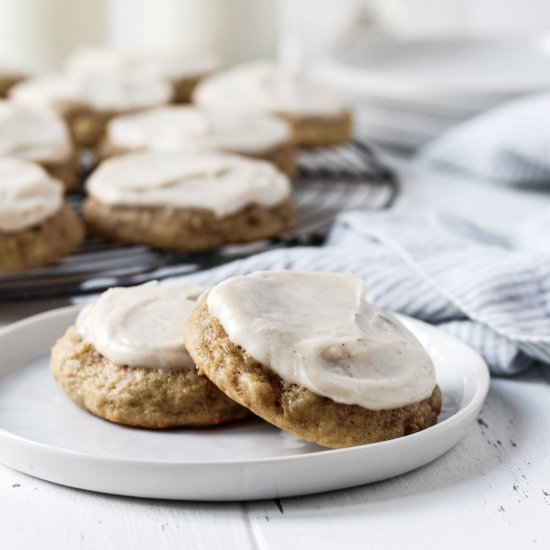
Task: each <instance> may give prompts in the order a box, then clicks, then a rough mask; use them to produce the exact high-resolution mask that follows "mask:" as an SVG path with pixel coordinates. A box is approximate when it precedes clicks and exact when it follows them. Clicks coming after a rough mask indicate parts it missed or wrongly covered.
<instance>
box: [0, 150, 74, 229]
mask: <svg viewBox="0 0 550 550" xmlns="http://www.w3.org/2000/svg"><path fill="white" fill-rule="evenodd" d="M62 201H63V186H62V185H61V184H60V183H59V182H58V181H57V180H54V179H53V178H51V177H50V176H49V175H48V174H47V173H46V171H45V170H44V169H43V168H42V167H40V166H38V165H37V164H33V163H31V162H26V161H24V160H18V159H15V158H8V157H0V231H4V232H13V231H20V230H22V229H25V228H27V227H32V226H33V225H36V224H39V223H41V222H42V221H44V220H45V219H47V218H49V217H50V216H51V215H53V214H54V213H55V212H57V211H58V210H59V208H60V207H61V204H62Z"/></svg>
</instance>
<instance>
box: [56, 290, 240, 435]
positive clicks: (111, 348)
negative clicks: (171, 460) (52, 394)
mask: <svg viewBox="0 0 550 550" xmlns="http://www.w3.org/2000/svg"><path fill="white" fill-rule="evenodd" d="M198 293H199V291H198V290H197V288H193V287H190V286H188V285H175V286H165V287H159V286H157V283H156V282H152V283H147V284H145V285H141V286H137V287H131V288H112V289H110V290H108V291H107V292H104V293H103V294H102V295H101V297H100V298H99V299H98V300H97V301H96V302H94V303H93V304H90V305H88V306H87V307H86V308H84V309H83V310H82V312H81V313H80V314H79V316H78V318H77V320H76V324H75V326H71V327H70V328H69V329H68V330H67V332H66V333H65V335H64V336H62V337H61V339H60V340H59V341H58V342H57V343H56V344H55V346H54V347H53V349H52V356H51V363H50V371H51V373H52V376H53V377H54V379H55V380H56V381H57V383H58V384H59V386H60V387H61V388H62V389H63V391H64V392H65V393H66V394H67V395H68V396H69V397H70V398H71V399H72V400H73V401H74V402H75V403H76V404H77V405H79V406H80V407H82V408H84V409H86V410H88V411H89V412H91V413H92V414H95V415H96V416H99V417H101V418H105V419H107V420H110V421H111V422H117V423H119V424H126V425H128V426H141V427H145V428H168V427H171V426H210V425H213V424H221V423H223V422H229V421H231V420H238V419H241V418H244V417H245V416H247V415H248V414H249V413H248V411H247V410H246V409H244V408H242V407H240V406H239V405H237V404H236V403H234V402H233V401H231V400H230V399H229V398H228V397H226V396H225V395H224V394H223V393H222V392H221V391H219V390H218V389H217V388H216V387H215V386H214V385H213V384H212V383H211V382H210V381H209V380H208V379H207V378H205V377H203V376H199V375H198V374H197V371H196V368H195V364H194V363H193V360H192V359H191V357H190V356H189V354H188V353H187V351H186V349H185V345H184V343H183V335H182V331H183V325H184V323H185V319H186V317H187V315H188V314H189V312H190V311H191V310H192V309H193V307H194V306H195V300H196V297H197V295H198Z"/></svg>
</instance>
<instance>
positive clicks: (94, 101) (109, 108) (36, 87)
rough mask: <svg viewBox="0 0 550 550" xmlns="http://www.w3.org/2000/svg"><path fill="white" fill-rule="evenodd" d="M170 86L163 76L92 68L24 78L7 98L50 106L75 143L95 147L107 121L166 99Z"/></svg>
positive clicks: (34, 105) (168, 96) (83, 146)
mask: <svg viewBox="0 0 550 550" xmlns="http://www.w3.org/2000/svg"><path fill="white" fill-rule="evenodd" d="M171 98H172V90H171V87H170V84H169V83H168V81H166V80H165V79H163V78H160V77H156V76H151V75H147V74H142V73H137V72H129V71H127V72H120V73H118V72H112V71H104V72H95V73H90V74H85V75H82V76H80V77H79V78H77V77H71V76H67V75H43V76H37V77H34V78H30V79H28V80H25V81H24V82H22V83H21V84H18V85H17V86H15V87H14V88H12V90H11V91H10V99H11V100H12V101H13V102H14V103H16V104H18V105H21V106H24V107H28V108H44V107H46V108H49V109H53V110H55V111H56V112H57V113H59V114H60V115H61V116H62V117H63V118H64V119H65V121H66V122H67V125H68V127H69V129H70V131H71V135H72V138H73V140H74V143H75V145H76V146H77V147H82V148H89V147H95V146H96V145H97V143H98V142H99V140H100V139H101V137H102V136H103V132H104V131H105V126H106V124H107V122H108V121H109V120H110V119H111V118H113V117H114V116H117V115H119V114H123V113H131V112H135V111H139V110H140V109H147V108H151V107H156V106H158V105H163V104H166V103H168V102H169V101H170V100H171Z"/></svg>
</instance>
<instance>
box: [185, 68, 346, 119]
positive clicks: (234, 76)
mask: <svg viewBox="0 0 550 550" xmlns="http://www.w3.org/2000/svg"><path fill="white" fill-rule="evenodd" d="M194 100H195V103H197V105H199V106H200V107H203V108H205V109H209V110H215V111H224V112H227V111H229V112H244V113H250V112H270V113H275V114H282V115H304V116H320V117H330V116H337V115H339V114H340V113H342V111H344V110H345V105H344V104H343V103H342V102H341V101H340V100H339V99H338V98H337V97H336V96H335V95H334V94H332V93H331V92H330V91H328V90H326V89H324V88H322V87H321V86H318V85H317V84H314V83H313V82H311V81H309V80H306V79H304V78H301V77H299V76H297V75H295V74H293V73H291V72H289V71H286V70H285V69H283V68H282V67H280V66H278V65H276V64H274V63H270V62H265V61H257V62H254V63H247V64H245V65H239V66H237V67H235V68H233V69H229V70H227V71H224V72H221V73H217V74H214V75H212V76H210V77H208V78H206V79H205V80H203V81H202V82H201V83H200V84H199V85H198V87H197V89H196V90H195V93H194Z"/></svg>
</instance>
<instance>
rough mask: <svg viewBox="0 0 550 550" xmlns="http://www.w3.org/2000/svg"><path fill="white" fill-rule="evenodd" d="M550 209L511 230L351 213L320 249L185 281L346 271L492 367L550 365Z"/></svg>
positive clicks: (510, 369)
mask: <svg viewBox="0 0 550 550" xmlns="http://www.w3.org/2000/svg"><path fill="white" fill-rule="evenodd" d="M548 227H550V211H548V212H546V213H545V214H544V216H543V217H542V218H540V219H538V220H535V221H533V222H530V223H529V224H528V225H527V226H522V227H520V228H518V229H517V230H516V231H514V232H511V233H509V234H498V233H495V232H491V231H488V230H485V229H483V228H481V227H478V226H476V225H473V224H471V223H467V222H465V221H464V220H461V219H456V218H451V217H448V216H442V215H439V214H437V213H434V212H415V213H401V212H365V211H360V212H359V211H357V212H348V213H345V214H342V215H340V217H339V218H338V219H337V222H336V224H335V227H334V229H333V231H332V233H331V235H330V237H329V239H328V242H327V244H326V246H324V247H322V248H314V247H302V248H290V249H284V250H274V251H270V252H266V253H263V254H259V255H256V256H252V257H250V258H247V259H245V260H240V261H237V262H233V263H230V264H227V265H225V266H222V267H219V268H216V269H213V270H209V271H204V272H200V273H197V274H194V275H191V276H188V277H186V279H187V280H192V281H194V282H197V283H201V284H214V283H216V282H219V281H221V280H223V279H225V278H227V277H230V276H233V275H241V274H246V273H250V272H252V271H256V270H261V269H299V270H311V271H346V272H351V273H355V274H356V275H358V276H360V277H361V278H362V279H363V280H364V281H365V295H366V298H367V299H368V300H370V301H371V302H373V303H375V304H376V305H377V306H379V307H382V308H387V309H392V310H395V311H398V312H401V313H405V314H407V315H410V316H413V317H417V318H419V319H422V320H424V321H427V322H429V323H432V324H434V325H437V326H439V327H440V328H441V329H442V330H444V331H446V332H448V333H450V334H452V335H454V336H456V337H458V338H460V339H461V340H463V341H464V342H466V343H467V344H469V345H471V346H472V347H473V348H475V349H477V350H478V351H479V352H480V353H481V355H482V356H483V357H484V358H485V360H486V361H487V363H488V364H489V366H490V367H491V370H492V372H493V373H496V374H514V373H517V372H519V371H522V370H524V369H525V368H527V367H528V366H530V365H531V364H533V363H534V362H535V361H543V362H546V363H550V238H548V229H547V228H548Z"/></svg>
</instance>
